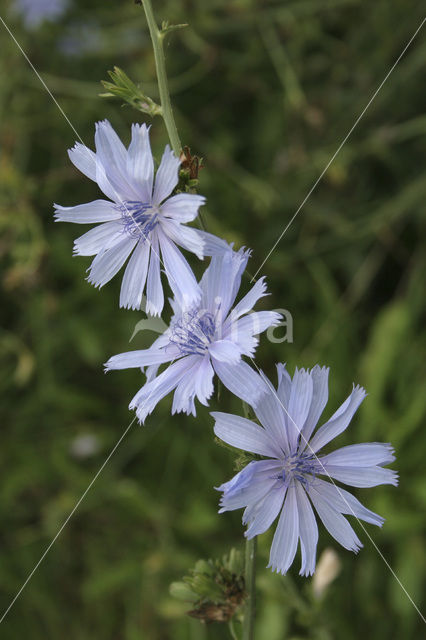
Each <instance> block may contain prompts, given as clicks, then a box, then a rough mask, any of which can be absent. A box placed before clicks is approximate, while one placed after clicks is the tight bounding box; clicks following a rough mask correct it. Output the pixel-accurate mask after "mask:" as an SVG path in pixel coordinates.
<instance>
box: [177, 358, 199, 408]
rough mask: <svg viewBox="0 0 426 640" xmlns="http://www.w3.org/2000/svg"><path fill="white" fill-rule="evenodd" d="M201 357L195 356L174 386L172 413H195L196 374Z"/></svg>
mask: <svg viewBox="0 0 426 640" xmlns="http://www.w3.org/2000/svg"><path fill="white" fill-rule="evenodd" d="M202 359H203V358H202V357H200V356H197V357H196V358H194V360H193V364H192V366H191V367H189V368H188V369H187V371H186V373H185V376H184V377H183V378H182V380H181V381H180V382H179V384H178V385H177V387H176V391H175V394H174V397H173V405H172V414H175V413H181V412H182V411H183V412H184V413H186V414H188V415H189V414H190V413H192V415H193V416H195V415H196V410H195V403H194V398H195V395H196V377H197V375H198V369H199V366H200V364H201V360H202Z"/></svg>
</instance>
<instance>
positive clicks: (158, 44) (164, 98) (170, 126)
mask: <svg viewBox="0 0 426 640" xmlns="http://www.w3.org/2000/svg"><path fill="white" fill-rule="evenodd" d="M143 8H144V10H145V15H146V20H147V22H148V28H149V33H150V36H151V40H152V46H153V48H154V58H155V68H156V70H157V79H158V89H159V91H160V102H161V110H162V115H163V119H164V123H165V125H166V129H167V133H168V134H169V138H170V144H171V145H172V149H173V151H174V152H175V154H176V156H178V157H179V155H180V152H181V149H182V145H181V143H180V139H179V134H178V132H177V128H176V124H175V119H174V117H173V111H172V104H171V102H170V93H169V85H168V82H167V73H166V60H165V57H164V48H163V40H164V35H165V34H164V33H162V32H161V31H160V30H159V28H158V26H157V23H156V21H155V16H154V11H153V10H152V4H151V0H143Z"/></svg>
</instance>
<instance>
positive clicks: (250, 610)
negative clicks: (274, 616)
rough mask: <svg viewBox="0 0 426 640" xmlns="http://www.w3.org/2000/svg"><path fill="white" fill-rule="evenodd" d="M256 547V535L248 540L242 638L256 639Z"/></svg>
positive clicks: (246, 639)
mask: <svg viewBox="0 0 426 640" xmlns="http://www.w3.org/2000/svg"><path fill="white" fill-rule="evenodd" d="M256 547H257V537H256V536H255V537H254V538H252V539H251V540H246V564H245V583H246V591H247V602H246V606H245V610H244V621H243V636H242V640H253V639H254V620H255V615H256Z"/></svg>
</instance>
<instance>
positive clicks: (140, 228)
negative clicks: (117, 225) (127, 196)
mask: <svg viewBox="0 0 426 640" xmlns="http://www.w3.org/2000/svg"><path fill="white" fill-rule="evenodd" d="M117 208H118V210H119V211H120V213H121V216H122V220H123V224H124V231H125V232H126V233H128V234H129V235H130V236H132V237H135V236H136V237H139V238H144V239H146V238H147V237H148V235H149V234H150V233H151V231H152V230H153V229H154V228H155V227H156V226H157V224H158V213H159V212H158V208H157V207H153V206H152V205H151V203H146V202H137V201H134V200H128V201H126V202H123V204H120V205H117Z"/></svg>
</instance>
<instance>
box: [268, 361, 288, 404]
mask: <svg viewBox="0 0 426 640" xmlns="http://www.w3.org/2000/svg"><path fill="white" fill-rule="evenodd" d="M277 374H278V388H277V395H278V398H279V399H280V402H281V404H282V405H283V407H285V408H286V409H287V411H288V403H289V401H290V393H291V377H290V374H289V372H288V371H287V369H286V366H285V364H281V363H279V364H277ZM271 386H272V385H271Z"/></svg>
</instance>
